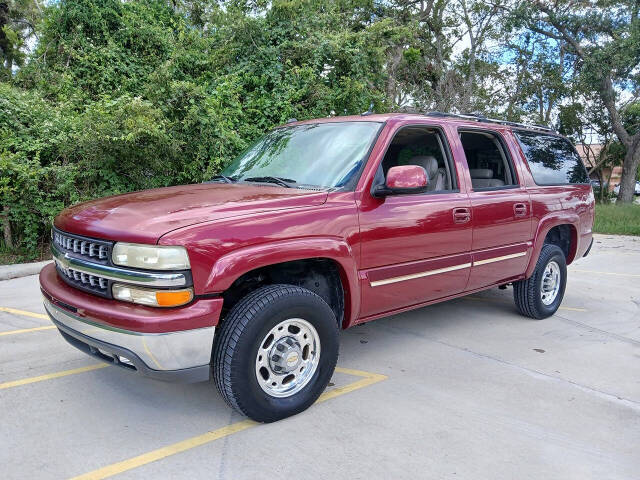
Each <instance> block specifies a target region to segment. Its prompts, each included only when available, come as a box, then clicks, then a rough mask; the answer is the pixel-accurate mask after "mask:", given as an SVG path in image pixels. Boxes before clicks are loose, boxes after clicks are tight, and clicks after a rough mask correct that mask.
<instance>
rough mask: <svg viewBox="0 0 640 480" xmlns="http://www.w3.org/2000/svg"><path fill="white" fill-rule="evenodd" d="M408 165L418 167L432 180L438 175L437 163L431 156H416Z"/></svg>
mask: <svg viewBox="0 0 640 480" xmlns="http://www.w3.org/2000/svg"><path fill="white" fill-rule="evenodd" d="M409 165H420V166H421V167H423V168H424V169H425V170H426V171H427V176H428V177H429V178H433V177H434V176H435V175H436V173H438V161H437V160H436V157H434V156H433V155H417V156H415V157H412V158H411V160H409Z"/></svg>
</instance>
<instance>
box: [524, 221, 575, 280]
mask: <svg viewBox="0 0 640 480" xmlns="http://www.w3.org/2000/svg"><path fill="white" fill-rule="evenodd" d="M579 221H580V218H579V217H578V215H577V214H575V213H557V212H554V213H551V214H548V215H546V216H544V217H542V218H541V219H540V221H539V222H538V228H537V230H536V234H535V237H534V240H533V250H532V252H531V258H530V260H529V265H528V266H527V271H526V273H525V278H529V277H530V276H531V275H533V270H534V269H535V268H536V263H537V262H538V257H539V256H540V251H541V250H542V246H543V245H544V239H545V238H546V237H547V233H549V230H551V229H552V228H553V227H557V226H558V225H569V226H570V227H571V248H570V250H569V256H568V257H567V265H568V264H570V263H571V262H572V261H573V258H574V257H575V254H576V249H577V242H578V238H577V231H578V229H577V225H578V223H579Z"/></svg>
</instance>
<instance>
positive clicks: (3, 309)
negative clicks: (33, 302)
mask: <svg viewBox="0 0 640 480" xmlns="http://www.w3.org/2000/svg"><path fill="white" fill-rule="evenodd" d="M0 312H7V313H13V314H14V315H22V316H25V317H33V318H43V319H45V320H49V317H48V316H47V315H44V314H43V313H34V312H27V311H26V310H18V309H16V308H9V307H0Z"/></svg>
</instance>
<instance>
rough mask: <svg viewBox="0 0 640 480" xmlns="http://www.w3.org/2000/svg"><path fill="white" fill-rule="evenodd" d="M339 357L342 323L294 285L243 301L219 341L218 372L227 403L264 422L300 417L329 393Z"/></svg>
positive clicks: (215, 363)
mask: <svg viewBox="0 0 640 480" xmlns="http://www.w3.org/2000/svg"><path fill="white" fill-rule="evenodd" d="M337 359H338V324H337V321H336V317H335V315H334V313H333V311H332V310H331V308H330V307H329V305H327V303H326V302H325V301H324V300H323V299H322V298H320V297H319V296H318V295H316V294H315V293H313V292H311V291H310V290H307V289H304V288H300V287H296V286H293V285H269V286H266V287H261V288H259V289H257V290H255V291H254V292H252V293H250V294H249V295H247V296H246V297H244V298H243V299H242V300H240V301H239V302H238V303H237V304H236V305H235V306H234V307H233V308H232V309H231V312H230V313H229V315H228V316H227V318H226V319H225V321H224V323H223V324H222V326H221V328H220V333H219V335H217V337H216V340H215V343H214V352H213V374H214V380H215V383H216V386H217V388H218V390H219V391H220V394H221V395H222V397H223V398H224V399H225V401H226V402H227V404H229V405H230V406H231V407H232V408H234V409H236V410H238V411H239V412H241V413H243V414H244V415H246V416H248V417H250V418H252V419H253V420H256V421H258V422H273V421H276V420H280V419H282V418H285V417H288V416H291V415H295V414H296V413H299V412H301V411H303V410H305V409H306V408H308V407H309V406H310V405H311V404H313V402H315V401H316V400H317V398H318V397H319V396H320V394H321V393H322V392H323V391H324V389H325V388H326V386H327V384H328V383H329V380H330V379H331V376H332V375H333V371H334V369H335V366H336V362H337Z"/></svg>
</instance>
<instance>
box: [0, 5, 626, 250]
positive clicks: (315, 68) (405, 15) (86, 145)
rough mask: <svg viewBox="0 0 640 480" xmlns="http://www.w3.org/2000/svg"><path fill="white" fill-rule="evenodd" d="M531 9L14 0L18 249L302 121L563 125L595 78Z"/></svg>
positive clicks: (1, 14) (7, 73)
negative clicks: (460, 115)
mask: <svg viewBox="0 0 640 480" xmlns="http://www.w3.org/2000/svg"><path fill="white" fill-rule="evenodd" d="M561 3H562V2H561ZM564 3H568V4H569V3H571V2H564ZM587 3H589V2H587ZM596 3H597V2H596ZM608 3H611V2H608ZM525 4H526V2H525ZM509 12H512V13H509ZM534 13H535V12H534ZM636 14H637V13H636ZM523 16H524V17H523ZM532 18H534V17H533V13H531V12H530V11H529V9H528V8H520V7H518V2H511V1H507V0H495V1H494V2H491V3H487V2H481V1H477V0H425V1H415V0H389V1H384V2H381V1H378V0H273V1H269V2H268V1H266V0H246V1H243V0H227V1H222V0H220V1H215V0H193V1H184V0H139V1H125V0H60V1H56V2H43V1H42V0H40V1H38V0H11V1H2V0H0V54H1V57H0V60H1V61H2V64H1V65H0V223H2V224H3V227H4V239H5V240H4V248H5V250H6V248H7V247H10V246H13V247H14V248H13V251H19V252H22V253H23V254H24V256H25V257H34V256H37V254H38V251H39V249H40V248H41V246H42V245H43V244H45V243H46V241H47V238H48V234H49V225H50V223H51V219H52V217H53V216H54V215H55V214H56V213H57V212H58V211H60V210H61V209H62V208H63V207H64V206H66V205H69V204H71V203H75V202H79V201H83V200H86V199H90V198H95V197H100V196H104V195H108V194H114V193H120V192H125V191H132V190H136V189H143V188H149V187H156V186H161V185H169V184H177V183H190V182H200V181H203V180H205V179H207V178H210V177H211V176H212V175H214V174H215V173H217V172H218V171H219V170H220V168H221V167H222V166H223V165H225V164H226V163H228V162H229V161H230V160H231V159H232V158H233V157H234V156H235V155H236V154H237V153H238V152H239V151H241V150H242V149H243V148H244V147H245V146H247V145H248V143H249V142H251V141H252V140H254V139H255V138H256V137H258V136H259V135H260V134H262V133H263V132H265V131H267V130H269V129H270V128H272V127H273V126H275V125H278V124H281V123H283V122H285V121H286V120H287V119H289V118H292V117H294V118H298V119H302V118H313V117H321V116H327V115H329V114H331V113H332V112H335V113H336V114H338V115H341V114H344V113H348V114H356V113H360V112H363V111H365V110H367V109H369V106H370V105H371V104H373V108H374V110H376V111H388V110H396V109H402V108H406V107H409V106H411V107H417V108H421V109H425V110H426V109H434V110H457V111H462V112H465V111H479V112H483V113H485V114H488V115H497V116H503V117H506V118H509V119H513V120H530V121H534V122H550V121H553V120H554V118H553V116H552V112H556V111H557V110H558V107H559V106H562V105H561V103H560V102H561V100H563V99H564V100H566V99H569V100H571V101H565V105H574V104H575V105H581V104H585V101H584V97H585V95H587V94H588V92H590V90H589V88H583V86H584V84H585V82H587V80H588V78H587V76H586V74H585V75H582V76H581V77H579V76H578V75H577V72H578V70H579V65H578V63H577V60H576V56H575V54H574V55H573V57H572V56H571V50H570V46H567V45H566V42H564V41H561V40H557V39H553V38H551V39H550V38H549V37H548V36H545V35H544V34H543V33H544V32H543V33H540V32H536V31H535V28H533V27H535V26H536V25H537V26H539V23H540V22H541V21H542V20H540V19H538V20H537V22H538V23H537V24H536V25H533V26H532V25H529V24H528V23H527V22H528V20H531V19H532ZM621 22H624V19H622V20H621ZM592 23H594V24H595V23H596V22H595V21H593V22H592ZM614 27H616V28H618V30H620V25H618V24H616V25H614ZM523 29H524V30H526V31H527V33H526V34H523ZM624 38H628V35H625V36H624ZM634 38H635V37H634ZM574 53H575V52H574ZM629 55H632V56H633V55H636V54H635V53H633V52H631V53H629ZM625 58H626V57H625ZM634 58H635V57H634ZM618 60H619V61H618ZM616 61H617V62H618V63H617V64H616V65H618V64H620V63H624V61H625V60H624V59H621V60H620V59H616ZM627 63H633V62H631V61H630V60H627ZM616 68H618V67H617V66H616ZM634 72H635V71H634ZM634 75H635V73H634ZM616 78H617V77H616ZM625 78H626V80H625V81H627V83H628V84H629V85H631V84H633V85H635V83H634V82H635V79H630V78H629V75H627V77H625ZM585 79H586V80H585ZM629 82H630V83H629ZM578 87H580V88H578ZM584 92H587V93H584ZM592 93H593V92H592ZM594 99H595V100H594ZM572 102H573V103H572ZM589 102H591V103H589ZM586 103H588V104H589V105H597V104H598V100H597V95H595V94H592V95H591V97H589V101H588V102H586ZM600 105H601V102H600ZM594 110H595V111H596V112H597V111H598V108H595V109H594ZM571 112H573V113H574V114H573V115H571ZM599 112H600V115H599V116H598V115H593V117H594V118H595V117H598V118H602V108H600V110H599ZM565 113H566V114H565V115H564V117H563V118H566V119H574V120H575V119H576V118H582V117H580V115H577V114H575V112H574V111H573V110H570V109H566V111H565ZM583 116H584V115H583ZM583 123H584V122H583ZM605 123H606V122H605ZM602 129H603V131H607V132H611V131H612V130H611V126H610V125H608V124H607V125H604V126H603V127H602ZM578 130H579V129H576V128H574V130H571V131H569V128H568V127H567V131H568V133H572V132H576V131H578ZM1 251H2V245H1V244H0V254H1Z"/></svg>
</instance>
